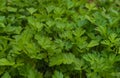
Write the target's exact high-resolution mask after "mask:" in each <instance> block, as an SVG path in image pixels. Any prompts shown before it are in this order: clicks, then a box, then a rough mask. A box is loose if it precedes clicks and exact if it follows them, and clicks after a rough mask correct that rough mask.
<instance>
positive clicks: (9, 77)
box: [1, 72, 11, 78]
mask: <svg viewBox="0 0 120 78" xmlns="http://www.w3.org/2000/svg"><path fill="white" fill-rule="evenodd" d="M1 78H11V76H10V74H9V73H8V72H5V73H4V74H3V75H2V77H1Z"/></svg>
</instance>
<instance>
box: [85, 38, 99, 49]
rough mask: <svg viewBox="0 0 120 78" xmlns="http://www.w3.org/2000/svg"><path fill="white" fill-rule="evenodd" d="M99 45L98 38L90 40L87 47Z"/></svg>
mask: <svg viewBox="0 0 120 78" xmlns="http://www.w3.org/2000/svg"><path fill="white" fill-rule="evenodd" d="M97 45H99V41H98V40H92V41H91V42H90V43H89V44H88V45H87V47H88V48H91V47H94V46H97Z"/></svg>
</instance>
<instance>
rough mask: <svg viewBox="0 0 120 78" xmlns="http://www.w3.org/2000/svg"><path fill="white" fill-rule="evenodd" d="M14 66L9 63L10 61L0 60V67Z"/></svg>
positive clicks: (12, 63)
mask: <svg viewBox="0 0 120 78" xmlns="http://www.w3.org/2000/svg"><path fill="white" fill-rule="evenodd" d="M14 64H15V63H14V62H11V61H9V60H7V59H6V58H1V59H0V66H12V65H14Z"/></svg>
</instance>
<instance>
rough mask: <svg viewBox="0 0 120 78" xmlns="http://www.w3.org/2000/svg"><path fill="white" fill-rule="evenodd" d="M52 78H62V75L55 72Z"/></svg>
mask: <svg viewBox="0 0 120 78" xmlns="http://www.w3.org/2000/svg"><path fill="white" fill-rule="evenodd" d="M52 78H63V74H62V72H59V71H55V72H54V75H53V76H52Z"/></svg>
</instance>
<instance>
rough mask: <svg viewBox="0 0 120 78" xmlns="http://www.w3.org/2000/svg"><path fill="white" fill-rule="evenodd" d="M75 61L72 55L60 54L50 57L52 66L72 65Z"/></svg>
mask: <svg viewBox="0 0 120 78" xmlns="http://www.w3.org/2000/svg"><path fill="white" fill-rule="evenodd" d="M74 60H75V56H74V55H73V54H72V53H60V54H55V55H54V56H52V57H50V63H49V65H50V66H55V65H60V64H71V63H73V62H74Z"/></svg>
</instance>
